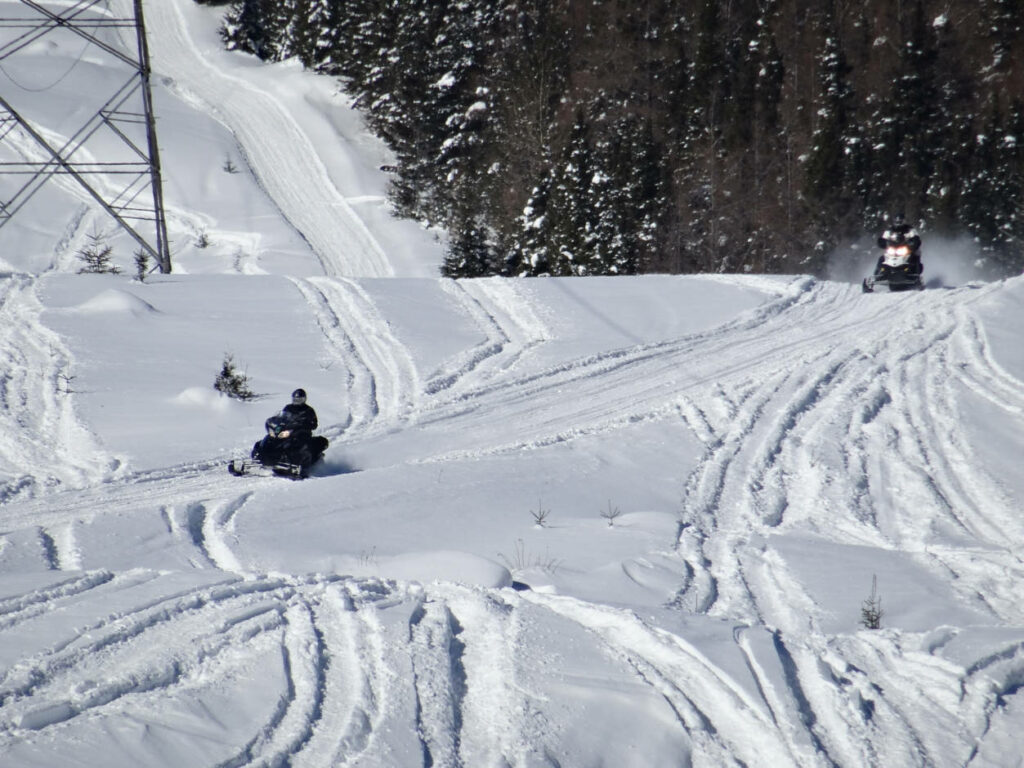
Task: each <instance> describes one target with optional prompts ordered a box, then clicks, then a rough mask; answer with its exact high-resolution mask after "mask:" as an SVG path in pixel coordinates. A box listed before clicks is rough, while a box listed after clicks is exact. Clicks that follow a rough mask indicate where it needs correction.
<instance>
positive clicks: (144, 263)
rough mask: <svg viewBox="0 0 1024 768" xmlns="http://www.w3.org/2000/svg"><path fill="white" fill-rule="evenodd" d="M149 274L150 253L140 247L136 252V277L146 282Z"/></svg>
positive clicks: (141, 281)
mask: <svg viewBox="0 0 1024 768" xmlns="http://www.w3.org/2000/svg"><path fill="white" fill-rule="evenodd" d="M147 274H149V254H148V253H146V252H145V251H144V250H142V249H141V248H139V250H137V251H136V252H135V279H136V280H138V281H139V282H140V283H144V282H146V275H147Z"/></svg>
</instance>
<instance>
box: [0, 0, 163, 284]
mask: <svg viewBox="0 0 1024 768" xmlns="http://www.w3.org/2000/svg"><path fill="white" fill-rule="evenodd" d="M18 2H19V3H20V7H19V6H17V5H14V4H13V3H11V2H7V3H6V4H0V13H2V11H6V9H7V8H11V7H15V8H17V9H18V11H19V13H18V14H14V15H8V13H2V17H0V35H2V37H0V69H3V66H4V65H5V64H6V63H8V62H12V61H15V59H14V57H16V56H17V55H18V54H19V53H25V52H27V51H29V50H31V49H33V46H35V50H38V46H37V45H36V44H37V41H40V39H41V38H44V37H46V36H48V35H56V34H60V35H62V36H64V38H65V39H66V38H67V36H68V35H73V36H77V38H80V39H81V40H82V41H84V43H83V52H82V54H81V55H79V57H78V61H77V62H75V64H73V65H72V69H74V67H75V66H76V65H77V64H78V63H80V62H81V61H82V60H83V59H84V57H85V56H86V52H87V51H92V52H93V53H95V54H96V55H97V56H98V57H101V58H104V59H105V60H110V59H111V58H112V59H114V60H116V61H115V66H114V67H113V70H114V71H116V72H118V73H120V72H121V69H122V65H123V68H124V71H125V72H126V73H127V75H128V76H127V81H125V82H124V83H123V84H122V85H121V86H120V87H118V88H117V89H116V90H114V91H113V92H112V93H109V92H108V90H107V89H108V87H109V83H97V84H96V87H95V88H90V89H89V91H90V94H89V95H90V96H91V97H92V98H96V96H99V98H100V99H102V98H103V97H104V96H109V97H108V98H106V101H104V102H103V103H102V106H100V107H99V108H98V109H96V110H95V111H94V112H92V113H91V114H90V115H89V117H88V119H87V120H86V121H85V123H84V124H82V126H81V127H80V128H78V129H77V131H75V132H74V133H73V134H72V135H70V136H69V137H67V138H65V139H63V143H62V144H60V145H57V144H56V143H54V141H53V140H52V139H48V138H47V131H46V129H45V127H43V126H40V125H34V124H33V122H30V121H29V120H28V119H26V118H25V117H23V116H22V113H19V112H18V110H16V109H15V107H14V105H12V104H11V102H10V101H9V99H8V98H7V96H6V95H5V94H4V91H5V90H8V86H9V85H12V84H15V83H14V80H13V78H11V77H10V76H9V75H8V76H7V77H6V78H5V77H3V76H2V75H0V149H2V148H4V146H5V145H9V146H13V144H14V143H15V142H14V139H15V138H17V139H18V144H19V145H20V147H21V149H20V151H19V150H18V149H17V147H15V148H14V153H13V154H16V155H17V156H18V159H15V160H6V161H5V160H3V159H2V158H0V180H2V181H4V182H5V185H4V186H3V187H2V188H0V228H2V227H3V226H4V225H5V224H6V223H7V222H8V221H10V219H11V218H12V217H13V216H14V215H15V214H16V213H17V212H18V211H19V210H20V209H21V208H22V207H24V205H25V204H26V203H28V201H29V199H30V198H31V197H32V196H33V195H34V194H35V193H36V192H37V191H38V190H39V189H40V188H41V187H42V186H43V185H44V184H46V182H47V181H48V180H49V179H51V178H52V177H54V176H56V175H63V176H66V177H68V178H70V179H73V180H74V182H76V183H77V184H78V185H79V186H80V188H81V189H83V190H84V191H85V192H86V193H87V194H88V195H89V197H91V198H92V199H93V200H94V201H95V202H96V203H98V204H99V205H100V206H101V207H102V208H103V209H104V210H105V211H106V212H107V213H108V214H109V215H110V216H111V217H112V218H113V219H114V221H116V222H117V224H118V225H119V226H120V227H121V228H122V229H123V230H124V231H126V232H127V233H128V234H129V235H130V236H131V237H132V239H133V240H135V242H136V243H138V245H139V247H140V248H141V249H142V250H143V251H144V252H145V253H146V254H148V255H149V256H150V258H152V259H153V260H154V261H155V262H156V264H157V266H158V267H159V269H160V271H161V272H164V273H167V272H170V271H171V257H170V250H169V247H168V242H167V223H166V220H165V218H164V204H163V189H162V182H161V178H160V156H159V152H158V149H157V141H156V122H155V120H154V117H153V98H152V92H151V89H150V66H149V48H148V45H147V43H146V34H145V26H144V21H143V13H142V0H133V2H134V16H133V17H123V18H118V17H116V16H115V15H113V14H112V13H111V12H110V10H109V0H77V1H76V0H66V2H64V3H61V4H60V5H61V7H60V8H59V9H56V10H55V9H53V8H47V7H45V6H44V5H43V4H42V3H40V2H36V0H18ZM5 5H6V8H5V7H4V6H5ZM50 5H51V6H52V5H55V4H54V3H50ZM126 38H127V39H126ZM126 48H127V49H130V50H124V49H126ZM110 69H111V68H107V69H104V70H103V71H104V72H106V73H108V74H109V72H110ZM70 71H71V70H69V72H70ZM3 74H7V72H6V70H3ZM65 76H66V74H65ZM11 90H14V89H11ZM23 90H33V89H24V88H23ZM39 90H45V89H39ZM50 135H52V134H50ZM91 141H93V145H90V142H91ZM93 146H98V147H100V148H101V151H102V153H101V154H97V152H96V151H94V148H93ZM111 146H114V147H116V150H117V151H116V152H111V150H110V148H111ZM26 147H28V149H26ZM8 154H11V153H8ZM104 155H106V156H104ZM115 155H116V157H115ZM12 181H13V183H11V182H12ZM8 189H13V190H14V191H13V192H9V191H7V190H8ZM150 198H151V201H152V203H150Z"/></svg>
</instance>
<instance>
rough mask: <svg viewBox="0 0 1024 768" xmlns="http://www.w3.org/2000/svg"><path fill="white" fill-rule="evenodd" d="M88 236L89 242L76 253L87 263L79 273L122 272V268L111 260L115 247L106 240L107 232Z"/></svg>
mask: <svg viewBox="0 0 1024 768" xmlns="http://www.w3.org/2000/svg"><path fill="white" fill-rule="evenodd" d="M86 237H87V238H88V239H89V242H88V244H86V245H85V246H83V247H82V248H81V249H80V250H79V251H78V253H77V254H75V255H76V256H78V258H79V260H80V261H82V262H84V263H85V266H84V267H82V268H81V269H80V270H78V274H80V275H82V274H106V275H117V274H120V272H121V270H120V269H118V268H117V267H116V266H115V265H114V264H113V262H112V261H111V257H112V254H113V252H114V249H113V247H111V246H110V244H109V243H107V242H106V239H107V235H106V233H103V232H93V233H92V234H89V235H86Z"/></svg>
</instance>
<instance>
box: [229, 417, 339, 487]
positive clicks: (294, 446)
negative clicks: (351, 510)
mask: <svg viewBox="0 0 1024 768" xmlns="http://www.w3.org/2000/svg"><path fill="white" fill-rule="evenodd" d="M264 426H265V427H266V430H267V434H266V435H264V436H263V438H262V439H261V440H257V441H256V443H255V444H254V445H253V447H252V451H251V453H250V458H248V459H232V460H231V461H230V462H229V463H228V472H230V473H231V474H232V475H236V476H238V475H245V474H250V473H251V472H253V471H254V470H259V469H264V470H269V472H270V473H271V474H274V475H280V476H282V477H290V478H293V479H303V478H306V477H309V470H310V467H312V466H313V465H314V464H316V463H317V462H318V461H320V459H322V458H323V455H324V451H325V450H327V446H328V445H329V443H328V440H327V438H326V437H321V436H320V435H312V434H310V433H309V431H308V430H295V428H294V423H293V421H292V419H291V418H289V416H288V414H287V413H284V412H282V413H278V414H275V415H274V416H271V417H270V418H269V419H267V422H266V424H265V425H264Z"/></svg>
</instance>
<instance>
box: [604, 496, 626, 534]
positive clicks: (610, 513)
mask: <svg viewBox="0 0 1024 768" xmlns="http://www.w3.org/2000/svg"><path fill="white" fill-rule="evenodd" d="M621 514H622V510H621V509H619V508H618V507H612V502H611V499H609V500H608V509H605V510H602V511H601V517H603V518H604V519H605V520H607V521H608V527H609V528H611V527H612V526H613V525H615V518H617V517H618V516H619V515H621Z"/></svg>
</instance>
